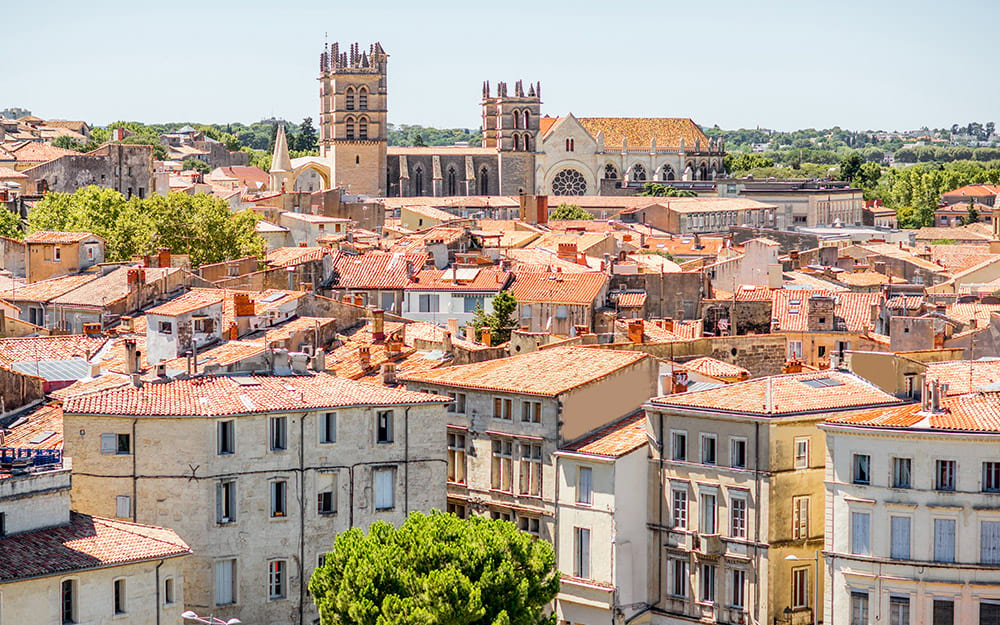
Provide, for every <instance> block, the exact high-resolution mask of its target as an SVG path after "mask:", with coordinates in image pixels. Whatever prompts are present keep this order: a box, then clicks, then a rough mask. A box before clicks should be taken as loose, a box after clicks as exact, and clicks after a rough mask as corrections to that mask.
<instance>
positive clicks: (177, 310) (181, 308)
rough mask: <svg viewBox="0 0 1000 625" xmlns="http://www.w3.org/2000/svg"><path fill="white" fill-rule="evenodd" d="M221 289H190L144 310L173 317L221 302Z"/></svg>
mask: <svg viewBox="0 0 1000 625" xmlns="http://www.w3.org/2000/svg"><path fill="white" fill-rule="evenodd" d="M223 295H224V293H223V291H222V290H217V289H191V290H190V291H188V292H187V293H185V294H184V295H181V296H180V297H176V298H174V299H172V300H170V301H169V302H166V303H165V304H160V305H159V306H154V307H153V308H150V309H149V310H147V311H146V314H149V315H164V316H167V317H175V316H177V315H183V314H185V313H189V312H192V311H194V310H198V309H199V308H205V307H206V306H211V305H212V304H221V303H222V301H223V299H224V298H223Z"/></svg>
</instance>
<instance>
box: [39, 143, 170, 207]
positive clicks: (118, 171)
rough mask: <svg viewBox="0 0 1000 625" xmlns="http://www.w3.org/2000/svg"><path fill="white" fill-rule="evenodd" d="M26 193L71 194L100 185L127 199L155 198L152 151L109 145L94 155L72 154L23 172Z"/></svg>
mask: <svg viewBox="0 0 1000 625" xmlns="http://www.w3.org/2000/svg"><path fill="white" fill-rule="evenodd" d="M24 174H25V175H26V176H28V181H27V183H26V185H25V189H24V191H25V193H27V194H36V195H41V194H43V193H46V192H49V191H56V192H60V193H72V192H74V191H76V190H77V189H79V188H81V187H85V186H88V185H97V186H99V187H103V188H107V189H114V190H115V191H118V192H119V193H121V194H122V195H124V196H125V197H126V199H127V198H130V197H132V196H133V195H135V196H138V197H140V198H142V197H147V196H149V195H152V194H153V193H154V192H155V191H156V189H155V188H154V187H155V184H154V180H153V148H152V146H148V145H126V144H121V143H108V144H105V145H103V146H101V147H100V148H98V149H96V150H94V151H93V152H87V153H86V154H70V155H66V156H60V157H59V158H57V159H55V160H52V161H49V162H47V163H42V164H41V165H36V166H34V167H30V168H28V169H26V170H24Z"/></svg>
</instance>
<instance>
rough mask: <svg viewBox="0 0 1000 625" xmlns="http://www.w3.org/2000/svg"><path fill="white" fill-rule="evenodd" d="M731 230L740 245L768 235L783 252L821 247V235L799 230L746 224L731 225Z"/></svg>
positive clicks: (734, 241)
mask: <svg viewBox="0 0 1000 625" xmlns="http://www.w3.org/2000/svg"><path fill="white" fill-rule="evenodd" d="M729 232H730V233H731V234H732V236H733V243H735V244H737V245H740V244H742V243H745V242H746V241H749V240H750V239H756V238H758V237H767V238H768V239H771V240H772V241H776V242H777V243H778V244H779V245H780V246H781V253H782V254H787V253H788V252H789V251H791V250H811V249H814V248H817V247H819V245H820V243H819V237H818V236H816V235H814V234H800V233H798V232H785V231H783V230H770V229H768V228H747V227H744V226H731V227H730V228H729Z"/></svg>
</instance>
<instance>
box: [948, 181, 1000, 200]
mask: <svg viewBox="0 0 1000 625" xmlns="http://www.w3.org/2000/svg"><path fill="white" fill-rule="evenodd" d="M941 195H942V196H945V197H947V196H949V195H960V196H962V197H995V196H997V195H1000V184H967V185H965V186H964V187H959V188H957V189H954V190H952V191H948V192H946V193H942V194H941Z"/></svg>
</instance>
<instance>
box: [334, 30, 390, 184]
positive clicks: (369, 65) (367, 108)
mask: <svg viewBox="0 0 1000 625" xmlns="http://www.w3.org/2000/svg"><path fill="white" fill-rule="evenodd" d="M388 65H389V55H388V54H386V53H385V50H383V49H382V45H381V44H379V43H374V44H372V45H371V46H369V48H368V50H367V51H366V52H365V51H361V50H360V48H359V47H358V44H356V43H355V44H352V45H351V46H350V48H349V50H348V51H347V52H341V51H340V44H338V43H334V44H333V45H332V46H325V47H324V50H323V52H322V53H321V54H320V56H319V69H320V73H319V84H320V116H319V119H320V122H319V125H320V136H319V150H320V152H319V154H320V157H322V158H323V159H325V160H326V161H328V162H329V164H330V171H331V177H332V180H331V183H332V184H333V185H335V186H338V187H342V188H344V190H345V191H346V192H347V193H351V194H356V195H372V196H384V195H385V190H386V186H385V185H386V171H387V170H386V148H387V145H388V143H387V141H388V136H387V135H388V128H387V122H386V120H387V108H388V107H387V94H388V89H387V84H386V70H387V67H388Z"/></svg>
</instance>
